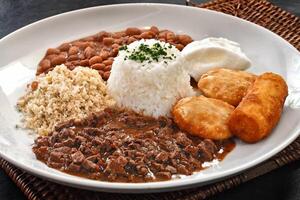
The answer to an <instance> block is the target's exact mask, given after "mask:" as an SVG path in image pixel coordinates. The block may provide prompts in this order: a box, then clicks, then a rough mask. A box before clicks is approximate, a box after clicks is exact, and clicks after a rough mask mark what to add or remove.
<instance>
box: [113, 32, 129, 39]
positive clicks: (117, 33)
mask: <svg viewBox="0 0 300 200" xmlns="http://www.w3.org/2000/svg"><path fill="white" fill-rule="evenodd" d="M125 35H126V34H125V33H124V32H123V31H120V32H115V33H114V34H112V37H113V38H115V39H119V38H121V37H123V36H125Z"/></svg>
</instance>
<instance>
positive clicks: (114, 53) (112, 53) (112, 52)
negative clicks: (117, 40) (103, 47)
mask: <svg viewBox="0 0 300 200" xmlns="http://www.w3.org/2000/svg"><path fill="white" fill-rule="evenodd" d="M118 53H119V49H117V48H115V49H112V50H111V51H110V54H109V56H112V57H115V56H117V55H118Z"/></svg>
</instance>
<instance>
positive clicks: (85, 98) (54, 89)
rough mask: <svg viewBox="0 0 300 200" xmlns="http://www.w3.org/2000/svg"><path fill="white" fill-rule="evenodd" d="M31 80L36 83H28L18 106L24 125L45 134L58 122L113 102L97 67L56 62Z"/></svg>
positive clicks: (104, 106)
mask: <svg viewBox="0 0 300 200" xmlns="http://www.w3.org/2000/svg"><path fill="white" fill-rule="evenodd" d="M34 82H35V83H37V84H38V87H37V88H36V89H32V88H31V87H28V90H27V93H26V94H25V95H24V96H22V97H21V98H20V99H19V101H18V103H17V107H18V109H19V110H20V111H21V112H22V113H23V119H22V121H23V122H24V124H23V125H24V126H23V127H24V128H29V129H32V130H34V131H35V132H37V133H38V134H39V135H48V133H50V132H51V131H53V129H54V127H55V125H56V124H58V123H60V122H63V121H66V120H70V119H73V118H76V119H78V118H83V117H86V116H87V115H88V114H89V113H90V112H98V111H101V110H103V109H104V108H106V107H108V106H112V105H114V103H115V102H114V101H113V100H112V98H111V97H110V96H109V95H108V94H107V89H106V84H105V82H104V81H103V80H102V78H101V76H100V75H99V74H98V71H97V70H94V69H90V68H87V67H76V68H75V69H74V70H73V71H71V70H69V69H68V68H67V67H66V66H65V65H60V66H56V67H55V68H54V69H53V70H52V71H50V72H48V73H47V74H41V75H39V76H37V77H36V79H35V80H34Z"/></svg>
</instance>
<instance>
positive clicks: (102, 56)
mask: <svg viewBox="0 0 300 200" xmlns="http://www.w3.org/2000/svg"><path fill="white" fill-rule="evenodd" d="M100 56H101V58H102V60H106V59H107V58H108V57H109V52H107V51H102V52H101V53H100Z"/></svg>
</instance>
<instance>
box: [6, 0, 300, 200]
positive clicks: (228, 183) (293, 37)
mask: <svg viewBox="0 0 300 200" xmlns="http://www.w3.org/2000/svg"><path fill="white" fill-rule="evenodd" d="M188 2H189V4H190V5H193V6H198V7H202V8H207V9H211V10H216V11H220V12H224V13H227V14H230V15H234V16H237V17H240V18H243V19H246V20H248V21H252V22H254V23H257V24H259V25H261V26H264V27H266V28H268V29H270V30H271V31H273V32H275V33H277V34H278V35H280V36H281V37H283V38H284V39H286V40H287V41H289V42H290V43H291V44H292V45H294V46H295V47H296V48H297V49H298V50H300V35H299V34H300V20H299V19H298V18H297V17H295V16H294V15H292V14H290V13H288V12H286V11H284V10H282V9H280V8H278V7H276V6H274V5H272V4H271V3H269V2H267V1H264V0H216V1H212V2H209V3H205V4H200V5H197V4H195V3H192V2H190V1H188ZM298 159H300V137H299V138H298V139H297V140H296V141H294V142H293V143H292V144H291V145H289V146H288V147H287V148H286V149H284V150H283V151H282V152H280V153H279V154H277V155H276V156H274V157H272V158H271V159H269V160H267V161H265V162H263V163H261V164H259V165H258V166H255V167H253V168H251V169H249V170H247V171H245V172H243V173H242V174H239V175H236V176H234V177H231V178H228V179H226V180H223V181H220V182H217V183H214V184H211V185H207V186H204V187H198V188H193V189H186V190H181V191H176V192H166V193H158V194H110V193H104V192H101V193H100V192H92V191H86V190H79V189H75V188H71V187H66V186H62V185H59V184H56V183H52V182H49V181H45V180H42V179H40V178H37V177H35V176H32V175H30V174H28V173H26V172H24V171H22V170H20V169H18V168H16V167H14V166H13V165H11V164H10V163H8V162H7V161H5V160H3V159H1V158H0V167H1V168H3V170H4V171H5V172H6V173H7V174H8V175H9V177H10V178H11V179H12V180H13V181H14V182H15V184H16V185H17V186H18V187H19V188H20V190H21V191H22V192H23V193H24V195H25V196H26V197H27V198H28V199H32V200H37V199H78V200H84V199H101V200H106V199H115V200H129V199H142V200H152V199H153V200H156V199H165V200H169V199H170V200H171V199H172V200H173V199H174V200H195V199H200V200H202V199H206V198H208V197H210V196H212V195H215V194H217V193H220V192H223V191H225V190H228V189H230V188H233V187H235V186H237V185H240V184H242V183H244V182H246V181H249V180H251V179H253V178H256V177H258V176H260V175H263V174H265V173H268V172H270V171H272V170H274V169H277V168H279V167H281V166H283V165H286V164H288V163H290V162H292V161H295V160H298Z"/></svg>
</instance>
